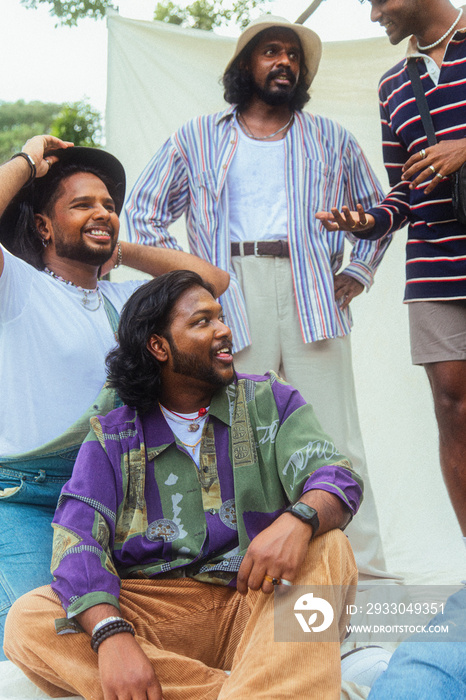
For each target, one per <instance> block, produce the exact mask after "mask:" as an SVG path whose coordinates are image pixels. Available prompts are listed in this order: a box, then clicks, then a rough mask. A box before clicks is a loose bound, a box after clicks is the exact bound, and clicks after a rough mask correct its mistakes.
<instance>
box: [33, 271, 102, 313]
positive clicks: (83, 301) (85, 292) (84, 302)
mask: <svg viewBox="0 0 466 700" xmlns="http://www.w3.org/2000/svg"><path fill="white" fill-rule="evenodd" d="M44 272H46V273H47V274H48V275H50V276H51V277H53V279H54V280H58V281H59V282H63V283H64V284H69V285H71V287H74V288H75V289H78V290H79V291H80V292H82V293H83V297H82V299H81V304H82V305H83V306H84V308H85V309H86V311H97V309H100V307H101V305H102V295H101V293H100V289H99V287H98V286H97V287H96V288H95V289H84V287H80V286H79V284H75V283H74V282H71V280H66V279H65V278H64V277H60V275H57V274H56V273H55V272H53V271H52V270H49V268H48V267H44ZM91 294H97V306H93V307H92V306H90V304H92V302H93V301H94V304H95V300H93V299H90V298H89V297H90V296H91Z"/></svg>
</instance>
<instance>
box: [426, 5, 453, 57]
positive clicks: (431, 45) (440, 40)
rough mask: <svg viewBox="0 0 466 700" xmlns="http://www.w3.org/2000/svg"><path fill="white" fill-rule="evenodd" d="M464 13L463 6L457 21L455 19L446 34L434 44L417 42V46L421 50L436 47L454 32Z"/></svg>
mask: <svg viewBox="0 0 466 700" xmlns="http://www.w3.org/2000/svg"><path fill="white" fill-rule="evenodd" d="M462 14H463V8H462V7H461V8H460V11H459V12H458V17H457V18H456V19H455V21H454V22H453V24H452V25H451V27H450V29H447V31H446V32H445V34H444V35H443V36H441V37H440V39H439V40H438V41H434V43H433V44H429V45H428V46H421V45H420V44H419V43H418V44H417V48H418V49H419V51H429V49H435V47H436V46H438V45H439V44H441V43H442V41H443V40H444V39H446V38H447V36H448V35H449V34H451V33H452V31H453V30H454V28H455V27H456V25H457V24H458V22H459V21H460V19H461V15H462Z"/></svg>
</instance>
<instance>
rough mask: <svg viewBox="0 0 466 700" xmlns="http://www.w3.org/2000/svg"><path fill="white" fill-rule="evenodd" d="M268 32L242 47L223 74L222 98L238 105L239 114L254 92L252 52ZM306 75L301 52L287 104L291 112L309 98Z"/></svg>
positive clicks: (264, 31) (268, 29) (307, 72)
mask: <svg viewBox="0 0 466 700" xmlns="http://www.w3.org/2000/svg"><path fill="white" fill-rule="evenodd" d="M270 31H271V30H270V28H267V29H264V30H263V31H262V32H259V33H258V34H256V36H255V37H253V38H252V39H251V41H250V42H249V43H248V44H247V45H246V46H245V47H244V49H243V50H242V51H241V53H240V54H239V56H237V57H236V59H235V61H234V62H233V63H232V65H231V66H230V68H229V69H228V70H227V71H225V73H224V74H223V77H222V83H223V87H224V92H223V97H224V98H225V101H226V102H228V103H229V104H236V105H238V109H239V111H240V112H241V110H243V109H246V107H247V106H248V104H249V102H250V101H251V99H252V97H253V96H254V94H255V90H256V87H255V83H254V78H253V76H252V75H251V72H250V71H249V66H250V63H251V56H252V52H253V51H254V49H255V48H256V46H257V45H258V44H259V42H260V41H261V40H262V39H263V37H264V35H265V34H266V32H270ZM289 31H293V30H289ZM293 33H294V32H293ZM308 74H309V71H308V69H307V66H306V62H305V59H304V52H303V51H301V59H300V64H299V77H298V82H297V84H296V89H295V91H294V92H293V95H292V96H291V98H290V102H289V107H290V109H291V110H293V111H295V110H300V109H302V108H303V107H304V105H305V104H306V103H307V102H309V100H310V98H311V96H310V94H309V87H310V82H309V77H308Z"/></svg>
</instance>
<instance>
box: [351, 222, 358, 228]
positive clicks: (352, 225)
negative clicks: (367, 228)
mask: <svg viewBox="0 0 466 700" xmlns="http://www.w3.org/2000/svg"><path fill="white" fill-rule="evenodd" d="M357 225H358V222H357V221H353V222H352V223H351V225H350V228H351V229H353V228H356V226H357Z"/></svg>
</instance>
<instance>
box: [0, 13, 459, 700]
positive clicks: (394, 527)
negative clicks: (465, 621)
mask: <svg viewBox="0 0 466 700" xmlns="http://www.w3.org/2000/svg"><path fill="white" fill-rule="evenodd" d="M309 24H310V25H311V26H312V22H310V23H309ZM108 32H109V56H108V90H107V114H106V124H107V127H106V133H107V148H108V150H109V151H111V152H112V153H114V154H115V155H116V156H117V157H118V158H120V159H121V161H122V162H123V164H124V166H125V168H126V172H127V176H128V187H131V186H132V184H133V183H134V181H135V179H136V177H137V176H138V174H139V173H140V171H141V170H142V168H143V167H144V166H145V165H146V163H147V161H148V160H149V158H150V157H151V156H152V155H153V153H154V152H155V151H156V149H157V148H158V147H159V146H160V145H161V144H162V143H163V142H164V140H165V139H166V138H167V137H168V136H169V135H170V134H171V133H172V132H173V131H174V130H175V129H176V128H177V127H178V126H180V125H181V124H183V123H184V122H185V121H187V120H188V119H190V118H191V117H194V116H196V115H198V114H205V113H209V112H213V111H217V110H219V109H222V108H223V107H224V106H225V103H224V101H223V96H222V95H223V93H222V88H221V86H220V84H219V79H220V77H221V75H222V73H223V69H224V67H225V65H226V64H227V62H228V60H229V58H230V56H231V54H232V52H233V47H234V40H232V39H230V38H225V37H218V36H215V35H214V34H211V33H207V32H202V31H196V30H183V29H180V28H178V27H175V26H169V25H165V24H162V23H158V22H142V21H135V20H128V19H123V18H122V17H120V16H119V15H118V14H111V15H109V17H108ZM403 52H404V46H401V47H400V46H398V47H391V46H390V44H389V43H388V41H387V40H386V39H385V38H382V39H367V40H360V41H344V42H332V43H326V44H324V51H323V56H322V62H321V66H320V69H319V73H318V75H317V77H316V79H315V81H314V84H313V88H312V99H311V101H310V103H309V105H308V106H307V109H309V110H310V111H314V112H316V113H320V114H323V115H325V116H327V117H331V118H333V119H336V120H337V121H339V122H341V124H343V125H344V126H345V127H347V128H348V129H349V130H350V131H352V132H353V134H354V135H355V136H356V137H357V138H358V140H359V141H360V143H361V145H362V146H363V148H364V150H365V152H366V154H367V156H368V157H369V159H370V161H371V163H372V165H373V167H374V168H375V170H376V172H377V174H378V176H379V177H380V179H381V181H382V183H383V184H384V186H385V187H387V186H388V183H387V178H386V176H385V171H384V167H383V162H382V156H381V146H380V128H379V121H378V105H377V83H378V80H379V78H380V76H381V75H382V73H383V72H384V71H385V70H387V69H388V68H389V67H390V66H391V65H393V64H394V63H395V62H396V61H397V60H399V59H400V58H401V57H402V56H403ZM173 230H174V232H175V233H176V235H177V237H178V240H179V241H180V243H181V244H182V245H185V243H186V234H185V231H184V225H183V222H177V223H176V224H175V226H174V229H173ZM405 241H406V232H405V231H401V232H399V233H398V234H396V236H395V240H394V242H393V243H392V245H391V247H390V248H389V250H388V253H387V254H386V256H385V259H384V261H383V262H382V265H381V267H380V269H379V271H378V273H377V276H376V282H375V285H374V287H373V288H372V290H371V291H370V293H369V294H367V295H366V294H364V295H362V296H360V297H358V298H357V299H356V300H355V301H354V302H353V313H354V317H355V328H354V330H353V333H352V337H353V354H354V370H355V376H356V384H357V389H358V400H359V410H360V417H361V423H362V430H363V435H364V439H365V444H366V450H367V457H368V462H369V468H370V472H371V479H372V485H373V489H374V493H375V497H376V501H377V505H378V508H379V517H380V524H381V529H382V537H383V542H384V547H385V553H386V557H387V561H388V568H389V570H390V571H392V572H394V573H399V574H402V575H403V576H405V580H406V583H420V584H422V583H441V584H442V583H448V584H449V583H451V584H457V583H459V581H460V580H461V579H463V578H466V566H465V564H466V559H465V553H464V547H463V545H462V543H461V540H460V530H459V528H458V525H457V522H456V519H455V517H454V514H453V511H452V508H451V506H450V503H449V500H448V496H447V494H446V490H445V487H444V485H443V481H442V477H441V474H440V467H439V461H438V440H437V428H436V423H435V418H434V413H433V405H432V400H431V396H430V390H429V387H428V384H427V380H426V378H425V376H424V371H423V370H422V369H420V368H418V367H412V366H411V362H410V354H409V338H408V325H407V309H406V306H404V305H403V304H402V298H403V286H404V246H405ZM130 274H131V273H130V271H128V270H125V269H124V268H122V269H121V270H119V271H118V274H117V275H115V277H116V279H119V278H120V279H122V278H125V277H126V278H127V277H128V276H130ZM366 695H367V689H364V688H360V689H359V690H358V688H357V687H356V686H354V685H353V684H344V686H343V687H342V698H344V699H345V700H348V699H350V700H356V698H364V697H366ZM31 697H35V698H38V697H43V695H42V694H41V693H40V692H39V691H38V690H37V689H35V688H34V687H33V686H32V684H30V683H28V682H27V681H26V680H25V679H23V677H22V674H21V673H20V672H19V670H18V669H15V668H14V667H13V666H12V665H11V664H10V663H9V662H4V663H0V700H6V699H7V698H8V699H9V700H10V699H11V700H13V699H14V700H21V699H22V698H31Z"/></svg>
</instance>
